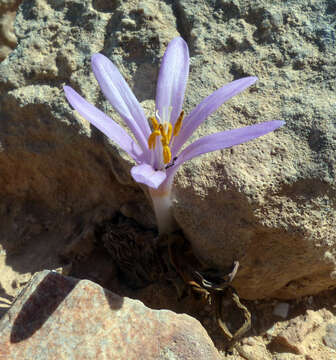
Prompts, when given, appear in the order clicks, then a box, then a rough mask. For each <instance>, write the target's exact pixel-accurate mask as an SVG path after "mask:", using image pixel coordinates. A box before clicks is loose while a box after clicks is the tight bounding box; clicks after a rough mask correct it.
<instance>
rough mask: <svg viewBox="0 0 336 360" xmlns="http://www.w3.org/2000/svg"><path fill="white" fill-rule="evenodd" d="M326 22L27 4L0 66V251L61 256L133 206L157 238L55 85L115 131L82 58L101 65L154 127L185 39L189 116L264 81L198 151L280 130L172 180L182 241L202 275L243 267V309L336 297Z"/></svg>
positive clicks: (184, 2) (229, 5)
mask: <svg viewBox="0 0 336 360" xmlns="http://www.w3.org/2000/svg"><path fill="white" fill-rule="evenodd" d="M321 13H323V14H325V16H323V17H321V16H320V14H321ZM333 21H334V9H333V8H332V7H330V5H328V1H327V0H324V1H321V2H319V3H318V4H314V5H309V4H308V5H307V4H306V2H305V1H303V0H301V1H299V2H298V4H297V5H296V6H295V9H294V8H293V7H292V5H291V4H289V3H287V2H283V3H281V4H278V3H275V2H272V1H270V0H267V1H266V2H265V1H261V0H258V1H255V2H253V4H250V3H247V2H243V1H238V0H237V1H216V2H213V1H211V2H210V1H208V2H197V1H194V0H180V1H178V2H176V3H174V6H173V5H171V3H169V2H164V1H155V0H148V1H146V2H139V4H138V5H137V6H134V5H133V3H132V2H121V1H113V2H110V1H108V0H99V1H98V0H96V1H91V0H71V1H70V0H62V1H51V0H33V1H24V2H23V3H22V4H21V6H20V8H19V12H18V15H17V18H16V22H15V32H16V36H17V38H18V46H17V47H16V49H15V50H14V51H13V52H12V53H11V54H10V56H9V57H8V58H7V59H6V60H4V61H3V62H2V63H1V65H0V91H1V94H2V96H1V100H0V107H1V110H0V112H1V124H0V145H1V152H0V168H1V178H0V195H1V198H2V203H1V207H0V214H1V223H0V225H1V226H0V229H1V233H0V237H1V239H2V240H1V241H2V246H3V247H4V248H5V250H6V251H8V252H10V251H13V250H14V249H17V248H18V247H19V245H20V246H21V248H22V247H23V248H24V246H26V248H25V249H28V248H31V246H32V243H33V242H34V241H35V240H34V239H36V238H37V237H40V239H49V237H47V235H46V234H48V236H49V235H50V234H52V235H53V236H54V240H53V241H56V242H57V243H59V244H61V243H60V242H59V239H62V241H63V243H64V242H70V241H71V237H73V236H75V235H74V232H76V231H77V230H78V231H80V230H81V229H82V228H83V227H84V226H85V225H86V224H87V223H89V224H93V225H94V224H95V223H97V222H98V223H99V222H101V221H103V220H105V219H108V218H109V217H111V216H112V215H113V214H114V213H115V212H117V211H119V210H120V209H123V212H128V211H129V209H132V208H133V209H134V206H133V205H130V206H128V204H135V203H139V204H140V205H139V208H143V206H144V207H145V210H144V211H142V212H141V213H138V214H137V221H139V222H141V223H143V224H146V225H148V224H150V223H152V222H151V220H152V219H153V213H152V212H151V210H150V204H149V203H148V202H147V200H146V198H145V196H144V194H143V193H142V191H141V189H140V188H139V187H138V186H137V185H136V184H134V182H133V180H132V179H131V177H130V175H129V170H130V168H131V166H132V162H131V160H130V159H129V158H128V157H126V156H125V154H123V153H121V151H120V150H119V149H118V148H117V147H116V146H115V145H114V144H111V143H110V142H109V141H108V140H107V139H106V138H104V137H103V136H102V135H101V134H99V132H98V131H96V130H95V129H93V128H92V127H90V126H88V124H87V122H85V121H84V120H83V119H80V118H78V117H76V116H75V115H74V113H73V111H72V110H71V109H70V106H69V105H68V104H67V103H66V101H65V98H64V94H63V91H62V85H64V84H69V85H71V86H73V87H74V88H75V89H76V90H78V91H79V92H80V93H81V94H83V95H84V96H85V97H86V98H87V99H88V100H89V101H91V102H93V103H94V104H96V105H97V106H99V107H100V108H101V109H103V110H104V111H107V112H108V113H109V114H110V115H111V116H112V117H113V118H114V119H117V120H118V117H116V115H115V113H114V112H113V111H112V109H111V106H110V105H109V104H108V103H107V101H106V100H104V99H103V96H102V94H101V92H100V91H99V88H98V86H97V83H96V81H95V80H94V77H93V74H92V72H91V69H90V56H91V55H92V54H93V53H95V52H103V53H104V54H105V55H107V56H108V57H109V58H110V59H111V60H112V61H113V62H114V63H115V64H116V65H117V66H118V68H119V69H120V71H121V73H122V74H123V75H124V76H125V78H126V80H127V81H128V82H129V84H130V86H131V87H132V89H133V90H134V92H135V94H136V96H137V97H138V99H139V100H140V101H141V102H142V103H143V104H144V107H145V109H146V113H147V114H148V115H151V114H152V113H153V110H154V103H153V99H154V97H155V81H156V77H157V70H158V65H159V62H160V59H161V57H162V54H163V52H164V50H165V47H166V45H167V43H168V41H169V40H171V39H172V38H173V37H174V36H176V35H178V34H180V35H182V36H183V37H184V38H185V39H186V40H187V42H188V44H189V47H190V51H191V74H190V78H189V84H188V88H187V94H186V99H185V110H186V112H189V111H190V110H191V109H192V108H193V107H194V106H195V105H196V104H197V103H198V102H199V101H200V100H201V99H202V98H203V97H206V96H207V95H209V94H210V93H211V92H212V91H213V90H215V89H217V88H219V87H220V86H222V85H223V84H225V83H227V82H229V81H232V80H234V79H237V78H240V77H243V76H247V75H256V76H258V77H259V82H258V83H257V84H256V85H255V86H253V87H252V88H251V89H250V90H247V91H245V92H244V93H243V94H241V95H239V96H236V97H235V98H234V99H232V100H230V102H229V103H227V104H225V105H224V106H223V107H222V108H221V109H220V110H219V111H217V112H216V113H215V114H214V115H213V116H211V117H210V118H209V119H208V120H207V121H206V122H205V123H204V125H202V127H201V128H200V129H199V130H198V131H197V133H196V134H195V136H194V137H193V138H194V139H196V138H197V137H199V136H203V135H205V134H209V133H213V132H216V131H222V130H224V129H231V128H236V127H241V126H245V125H250V124H254V123H257V122H261V121H264V120H272V119H283V120H285V121H286V122H287V125H286V126H285V127H284V128H282V129H280V130H279V131H277V132H275V133H274V134H269V135H267V136H265V137H263V138H261V139H257V140H255V141H253V142H250V143H247V144H244V145H241V146H239V147H235V148H233V149H231V150H225V151H218V152H215V153H213V154H209V155H206V156H203V157H201V158H198V159H195V160H193V161H190V162H188V163H186V164H185V165H184V166H183V167H182V168H181V170H180V171H179V172H178V174H177V176H176V181H175V197H176V202H175V205H174V209H173V210H174V215H175V217H176V220H177V222H178V223H179V225H180V227H181V229H182V230H183V232H184V234H185V235H186V236H187V237H188V239H189V240H190V241H191V243H192V244H193V247H194V249H195V252H196V253H197V254H198V256H199V257H200V258H202V259H203V260H204V261H205V262H207V263H208V264H210V265H212V266H215V267H218V268H225V267H227V266H230V265H231V264H232V262H233V261H234V260H238V261H239V262H240V265H241V266H240V269H239V272H238V274H237V277H236V278H235V281H234V286H235V287H236V289H237V290H238V292H239V295H240V296H241V297H242V298H246V299H256V298H265V297H272V296H273V297H277V298H283V299H289V298H296V297H300V296H303V295H306V294H315V293H318V292H319V291H321V290H324V289H327V288H330V287H334V286H335V285H336V277H335V276H334V275H335V256H334V248H335V239H336V234H335V229H336V226H335V225H336V214H335V211H334V205H333V204H334V202H335V193H336V192H335V190H336V189H335V186H336V185H335V163H336V161H335V149H336V140H335V139H336V138H335V126H334V123H333V122H334V114H335V108H334V103H333V101H332V98H333V95H334V92H335V82H334V78H333V76H332V74H333V73H334V71H335V62H334V59H335V46H334V45H335V30H334V28H333V25H332V24H333ZM118 121H119V120H118ZM131 213H132V211H131ZM56 235H57V236H56ZM48 241H51V240H48ZM41 242H43V241H42V240H41ZM45 242H47V240H45ZM48 243H49V242H48ZM63 243H62V244H63ZM59 246H64V244H63V245H59ZM26 252H27V251H26ZM54 253H55V252H53V253H52V254H54ZM31 256H34V255H33V254H32V255H31ZM32 263H34V262H32ZM36 270H37V269H35V271H36ZM25 271H27V270H25ZM28 271H31V269H29V270H28Z"/></svg>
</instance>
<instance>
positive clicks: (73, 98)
mask: <svg viewBox="0 0 336 360" xmlns="http://www.w3.org/2000/svg"><path fill="white" fill-rule="evenodd" d="M63 89H64V92H65V96H66V98H67V99H68V101H69V103H70V104H71V106H72V107H73V108H74V109H75V110H77V112H78V113H79V114H80V115H81V116H83V117H84V118H85V119H86V120H88V121H89V122H90V123H91V124H92V125H94V126H95V127H96V128H97V129H99V130H100V131H101V132H102V133H104V134H105V135H106V136H107V137H108V138H110V139H111V140H112V141H114V142H115V143H116V144H118V145H119V146H120V147H121V148H122V149H123V150H124V151H126V152H127V153H128V154H129V155H130V156H131V157H132V158H133V159H134V160H135V161H138V162H139V161H141V160H142V158H143V153H142V150H141V148H140V147H139V145H138V144H137V143H136V142H135V141H134V140H133V139H132V138H131V137H130V136H129V135H128V134H127V132H126V131H125V130H124V129H123V128H122V127H121V126H120V125H118V124H117V123H116V122H114V121H113V120H112V119H111V118H110V117H108V116H107V115H106V114H104V113H103V112H102V111H100V110H99V109H97V108H96V107H95V106H93V105H91V104H90V103H88V102H87V101H86V100H85V99H84V98H82V97H81V96H80V95H79V94H78V93H77V92H76V91H75V90H74V89H72V88H71V87H70V86H64V87H63Z"/></svg>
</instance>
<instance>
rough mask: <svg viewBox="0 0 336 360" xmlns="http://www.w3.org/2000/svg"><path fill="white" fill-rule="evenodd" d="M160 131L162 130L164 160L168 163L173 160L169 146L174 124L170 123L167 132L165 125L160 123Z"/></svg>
mask: <svg viewBox="0 0 336 360" xmlns="http://www.w3.org/2000/svg"><path fill="white" fill-rule="evenodd" d="M169 125H170V126H169ZM160 132H161V144H162V151H163V162H164V163H165V164H168V163H169V162H170V160H171V157H172V156H171V151H170V148H169V141H170V137H171V134H172V126H171V124H168V129H167V132H165V130H164V127H163V125H161V124H160Z"/></svg>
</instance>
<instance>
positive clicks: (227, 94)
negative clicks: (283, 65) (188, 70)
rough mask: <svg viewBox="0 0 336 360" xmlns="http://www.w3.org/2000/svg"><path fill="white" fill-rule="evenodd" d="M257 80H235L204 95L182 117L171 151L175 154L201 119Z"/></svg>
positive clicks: (200, 122)
mask: <svg viewBox="0 0 336 360" xmlns="http://www.w3.org/2000/svg"><path fill="white" fill-rule="evenodd" d="M257 80H258V78H257V77H255V76H249V77H245V78H242V79H239V80H235V81H232V82H231V83H229V84H227V85H224V86H223V87H221V88H220V89H218V90H216V91H215V92H213V93H212V94H211V95H209V96H208V97H206V98H205V99H204V100H203V101H202V102H201V103H199V104H198V105H197V106H196V107H195V108H194V109H193V110H192V111H191V113H190V114H189V115H188V116H187V117H186V118H185V119H184V121H183V125H182V128H181V132H180V134H179V136H178V137H176V139H175V140H174V145H173V149H172V152H173V153H174V154H176V153H177V152H178V151H179V149H180V148H181V147H182V146H183V144H184V143H185V142H186V141H187V140H188V138H189V137H190V136H191V135H192V133H193V132H194V131H195V130H196V129H197V128H198V127H199V126H200V125H201V124H202V123H203V121H204V120H205V119H206V118H207V117H208V116H209V115H211V114H212V113H213V112H214V111H216V110H217V109H218V108H219V107H220V106H221V105H222V104H223V103H224V102H225V101H227V100H229V99H231V98H232V97H233V96H235V95H237V94H239V93H240V92H241V91H243V90H245V89H246V88H247V87H249V86H250V85H252V84H254V83H255V82H256V81H257Z"/></svg>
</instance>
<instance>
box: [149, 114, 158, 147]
mask: <svg viewBox="0 0 336 360" xmlns="http://www.w3.org/2000/svg"><path fill="white" fill-rule="evenodd" d="M148 120H149V121H150V122H151V123H152V127H153V132H152V133H151V134H150V135H149V137H148V147H149V150H151V149H155V145H156V137H157V136H160V135H161V132H160V125H159V123H158V121H157V120H156V118H155V117H154V116H153V117H150V118H149V119H148Z"/></svg>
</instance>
